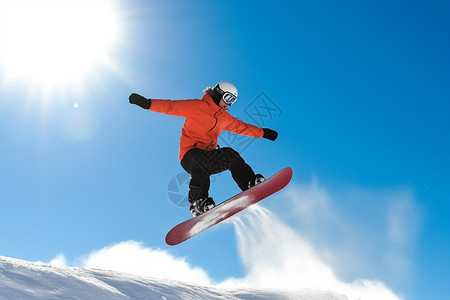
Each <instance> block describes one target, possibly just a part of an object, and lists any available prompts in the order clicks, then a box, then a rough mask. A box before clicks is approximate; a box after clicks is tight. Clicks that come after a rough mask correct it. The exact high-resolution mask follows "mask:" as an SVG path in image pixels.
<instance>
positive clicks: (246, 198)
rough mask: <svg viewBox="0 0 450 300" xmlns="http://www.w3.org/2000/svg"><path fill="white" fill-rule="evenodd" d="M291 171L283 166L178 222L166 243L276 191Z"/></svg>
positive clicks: (198, 229)
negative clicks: (278, 170) (205, 210)
mask: <svg viewBox="0 0 450 300" xmlns="http://www.w3.org/2000/svg"><path fill="white" fill-rule="evenodd" d="M292 173H293V171H292V169H291V168H289V167H288V168H285V169H283V170H281V171H280V172H278V173H277V174H275V175H273V176H272V177H270V178H269V179H267V180H266V181H264V182H262V183H260V184H258V185H256V186H254V187H252V188H251V189H248V190H246V191H244V192H242V193H240V194H237V195H236V196H234V197H232V198H230V199H228V200H226V201H224V202H222V203H220V204H219V205H217V206H216V207H214V208H213V209H211V210H210V211H207V212H205V213H204V214H201V215H200V216H198V217H195V218H192V219H189V220H187V221H184V222H183V223H180V224H178V225H177V226H175V227H173V228H172V229H171V230H170V231H169V233H167V235H166V243H167V244H168V245H170V246H174V245H177V244H179V243H182V242H184V241H185V240H187V239H189V238H191V237H193V236H194V235H197V234H199V233H200V232H202V231H204V230H206V229H208V228H210V227H212V226H214V225H216V224H217V223H220V222H222V221H223V220H225V219H227V218H229V217H231V216H232V215H234V214H236V213H238V212H240V211H241V210H243V209H245V208H247V207H249V206H250V205H253V204H255V203H257V202H259V201H261V200H262V199H264V198H266V197H268V196H270V195H272V194H274V193H276V192H278V191H279V190H281V189H282V188H284V187H285V186H286V185H287V184H288V183H289V181H291V178H292Z"/></svg>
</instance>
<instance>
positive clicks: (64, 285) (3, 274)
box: [0, 256, 347, 300]
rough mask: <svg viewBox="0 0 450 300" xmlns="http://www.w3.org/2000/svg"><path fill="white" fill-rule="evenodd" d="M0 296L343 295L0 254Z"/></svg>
mask: <svg viewBox="0 0 450 300" xmlns="http://www.w3.org/2000/svg"><path fill="white" fill-rule="evenodd" d="M0 299H2V300H3V299H5V300H6V299H7V300H18V299H45V300H51V299H77V300H79V299H96V300H100V299H108V300H114V299H139V300H142V299H152V300H153V299H157V300H172V299H183V300H186V299H221V300H225V299H235V300H236V299H247V300H256V299H267V300H269V299H270V300H274V299H308V300H314V299H317V300H318V299H321V300H328V299H330V300H331V299H333V300H334V299H339V300H340V299H347V297H345V296H342V295H338V294H334V293H331V292H323V291H313V290H301V291H298V292H284V291H269V290H249V289H235V290H225V289H217V288H213V287H204V286H195V285H192V284H187V283H182V282H178V281H170V280H161V279H154V278H147V277H140V276H136V275H129V274H124V273H118V272H113V271H104V270H96V269H84V268H74V267H57V266H52V265H48V264H40V263H33V262H27V261H22V260H18V259H13V258H7V257H2V256H0Z"/></svg>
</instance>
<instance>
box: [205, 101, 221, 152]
mask: <svg viewBox="0 0 450 300" xmlns="http://www.w3.org/2000/svg"><path fill="white" fill-rule="evenodd" d="M222 109H223V107H221V108H220V109H219V110H218V111H216V112H215V113H214V119H216V122H215V123H214V126H213V127H212V128H211V129H210V130H209V131H208V135H209V138H210V139H211V144H210V145H211V146H214V141H213V138H212V136H211V134H210V133H211V131H213V130H214V128H216V126H217V122H218V121H219V120H217V117H216V115H217V114H218V113H219V112H221V111H222Z"/></svg>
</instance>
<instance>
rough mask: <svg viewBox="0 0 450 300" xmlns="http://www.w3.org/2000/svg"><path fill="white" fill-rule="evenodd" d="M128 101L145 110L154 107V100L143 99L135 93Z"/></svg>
mask: <svg viewBox="0 0 450 300" xmlns="http://www.w3.org/2000/svg"><path fill="white" fill-rule="evenodd" d="M128 101H129V102H130V103H131V104H136V105H139V106H140V107H142V108H143V109H149V108H150V106H151V105H152V100H150V99H147V98H145V97H142V96H141V95H139V94H135V93H133V94H131V95H130V97H128Z"/></svg>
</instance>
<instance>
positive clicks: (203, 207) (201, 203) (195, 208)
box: [189, 197, 216, 217]
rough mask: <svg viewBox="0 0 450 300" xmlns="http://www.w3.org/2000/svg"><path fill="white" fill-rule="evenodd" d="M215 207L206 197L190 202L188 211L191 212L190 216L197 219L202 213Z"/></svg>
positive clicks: (210, 198) (209, 198) (211, 200)
mask: <svg viewBox="0 0 450 300" xmlns="http://www.w3.org/2000/svg"><path fill="white" fill-rule="evenodd" d="M215 206H216V203H215V202H214V200H213V198H212V197H206V198H202V199H198V200H194V201H192V202H191V206H190V207H189V210H190V211H191V214H192V216H194V217H197V216H200V215H201V214H202V213H205V212H207V211H208V210H211V209H213V208H214V207H215Z"/></svg>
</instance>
